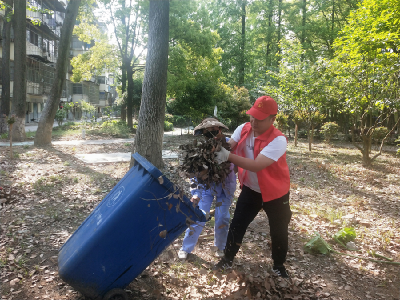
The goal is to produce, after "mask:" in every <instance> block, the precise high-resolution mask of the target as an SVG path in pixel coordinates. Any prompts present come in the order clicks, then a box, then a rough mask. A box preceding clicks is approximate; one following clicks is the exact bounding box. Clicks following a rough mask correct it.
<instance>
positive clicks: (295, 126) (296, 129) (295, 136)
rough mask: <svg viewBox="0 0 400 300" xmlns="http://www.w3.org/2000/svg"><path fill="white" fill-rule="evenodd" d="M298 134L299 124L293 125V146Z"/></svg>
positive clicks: (295, 144)
mask: <svg viewBox="0 0 400 300" xmlns="http://www.w3.org/2000/svg"><path fill="white" fill-rule="evenodd" d="M298 134H299V125H297V124H295V125H294V146H295V147H297V138H298Z"/></svg>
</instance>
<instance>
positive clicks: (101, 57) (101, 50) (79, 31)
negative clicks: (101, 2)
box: [71, 20, 118, 82]
mask: <svg viewBox="0 0 400 300" xmlns="http://www.w3.org/2000/svg"><path fill="white" fill-rule="evenodd" d="M97 26H98V25H97V23H96V22H93V23H92V22H90V20H83V21H82V22H80V23H79V24H78V25H77V26H75V27H74V34H75V35H76V36H78V38H79V40H80V41H82V42H84V43H86V44H89V45H90V48H89V49H88V50H87V51H85V52H84V53H82V54H79V55H77V56H74V57H73V58H72V59H71V66H72V67H73V68H72V72H73V75H72V77H71V80H72V81H73V82H81V81H83V80H90V79H91V78H92V77H93V76H96V75H97V76H99V75H101V73H102V72H103V70H104V69H107V71H108V72H110V73H116V70H117V67H118V57H117V56H116V55H115V52H116V51H117V49H116V48H115V46H113V45H111V44H109V39H108V37H107V35H106V34H104V33H102V32H101V30H100V29H99V28H98V27H97Z"/></svg>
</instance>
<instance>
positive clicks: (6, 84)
mask: <svg viewBox="0 0 400 300" xmlns="http://www.w3.org/2000/svg"><path fill="white" fill-rule="evenodd" d="M4 2H5V3H6V4H7V5H9V6H10V8H9V7H8V6H7V7H6V9H5V15H4V17H3V32H2V40H1V47H2V61H1V70H2V71H1V84H2V89H1V102H0V133H4V132H7V131H8V124H7V122H6V119H5V118H4V115H6V116H8V115H9V114H10V41H11V37H10V32H11V22H8V21H7V16H8V15H9V14H10V13H11V7H12V4H13V1H12V0H6V1H4Z"/></svg>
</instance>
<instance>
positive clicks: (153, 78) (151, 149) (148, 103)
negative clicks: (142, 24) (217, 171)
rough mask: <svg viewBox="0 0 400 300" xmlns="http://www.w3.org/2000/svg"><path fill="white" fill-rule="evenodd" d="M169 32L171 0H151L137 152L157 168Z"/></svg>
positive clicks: (158, 166) (159, 155)
mask: <svg viewBox="0 0 400 300" xmlns="http://www.w3.org/2000/svg"><path fill="white" fill-rule="evenodd" d="M168 34H169V1H163V0H150V11H149V40H148V47H147V49H148V52H147V59H146V69H145V73H144V79H143V94H142V103H141V105H140V112H139V123H138V128H137V134H136V137H135V143H134V151H136V152H138V153H139V154H140V155H142V156H143V157H145V158H146V159H147V160H148V161H150V162H151V163H152V164H153V165H154V166H155V167H157V168H161V167H162V166H163V165H164V163H163V160H162V141H163V133H164V118H165V102H166V94H167V68H168V40H169V36H168ZM131 165H133V161H132V160H131Z"/></svg>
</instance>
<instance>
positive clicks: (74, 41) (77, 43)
mask: <svg viewBox="0 0 400 300" xmlns="http://www.w3.org/2000/svg"><path fill="white" fill-rule="evenodd" d="M71 43H72V45H71V48H72V49H79V50H82V49H83V42H82V41H80V40H79V39H78V37H76V36H73V37H72V42H71Z"/></svg>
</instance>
